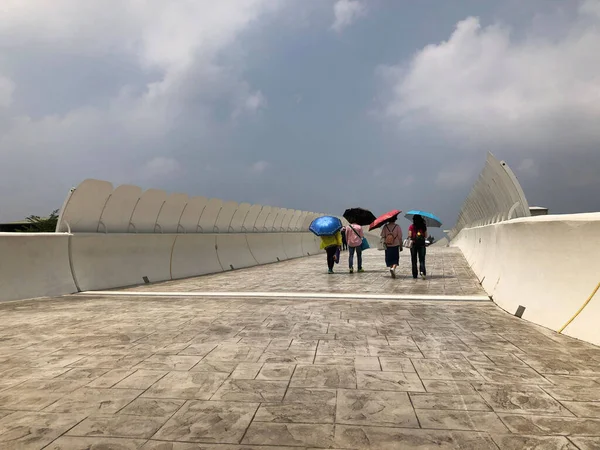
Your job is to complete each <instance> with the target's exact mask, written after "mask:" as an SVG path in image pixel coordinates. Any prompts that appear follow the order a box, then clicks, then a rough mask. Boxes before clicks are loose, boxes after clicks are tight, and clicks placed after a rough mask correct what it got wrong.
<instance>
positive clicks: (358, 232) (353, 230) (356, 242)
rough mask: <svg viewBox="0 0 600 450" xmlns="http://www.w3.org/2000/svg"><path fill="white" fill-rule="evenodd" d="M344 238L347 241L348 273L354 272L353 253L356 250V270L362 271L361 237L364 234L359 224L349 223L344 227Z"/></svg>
mask: <svg viewBox="0 0 600 450" xmlns="http://www.w3.org/2000/svg"><path fill="white" fill-rule="evenodd" d="M345 230H346V240H347V241H348V251H349V256H348V265H349V266H350V273H353V272H354V253H355V252H356V259H357V262H358V272H359V273H361V272H364V270H363V268H362V250H363V239H364V237H365V234H364V232H363V229H362V227H361V226H360V225H358V224H356V223H351V224H350V225H347V226H346V227H345Z"/></svg>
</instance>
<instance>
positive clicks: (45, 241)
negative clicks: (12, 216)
mask: <svg viewBox="0 0 600 450" xmlns="http://www.w3.org/2000/svg"><path fill="white" fill-rule="evenodd" d="M75 291H77V288H76V286H75V283H74V282H73V276H72V275H71V268H70V265H69V235H67V234H58V233H36V234H33V233H0V301H2V300H16V299H21V298H34V297H44V296H49V295H62V294H66V293H70V292H75Z"/></svg>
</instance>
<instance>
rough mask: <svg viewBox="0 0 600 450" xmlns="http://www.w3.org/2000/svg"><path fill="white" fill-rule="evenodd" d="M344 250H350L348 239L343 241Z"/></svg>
mask: <svg viewBox="0 0 600 450" xmlns="http://www.w3.org/2000/svg"><path fill="white" fill-rule="evenodd" d="M342 250H348V242H347V241H346V239H342Z"/></svg>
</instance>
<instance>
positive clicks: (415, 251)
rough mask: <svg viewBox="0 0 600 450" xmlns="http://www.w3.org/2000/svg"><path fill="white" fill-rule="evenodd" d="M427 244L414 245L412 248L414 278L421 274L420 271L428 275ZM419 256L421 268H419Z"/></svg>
mask: <svg viewBox="0 0 600 450" xmlns="http://www.w3.org/2000/svg"><path fill="white" fill-rule="evenodd" d="M425 253H426V252H425V246H424V245H422V246H413V247H411V248H410V261H411V262H412V275H413V278H417V277H418V276H419V272H421V273H422V274H423V275H427V270H426V269H425ZM417 257H418V258H419V270H417Z"/></svg>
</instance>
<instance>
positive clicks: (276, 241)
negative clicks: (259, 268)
mask: <svg viewBox="0 0 600 450" xmlns="http://www.w3.org/2000/svg"><path fill="white" fill-rule="evenodd" d="M246 240H247V242H248V248H249V249H250V251H251V252H252V255H253V257H254V259H255V260H256V261H257V262H258V264H270V263H274V262H277V261H284V260H286V259H287V257H286V254H285V251H284V249H283V240H282V239H281V235H280V234H279V233H248V234H247V235H246Z"/></svg>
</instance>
